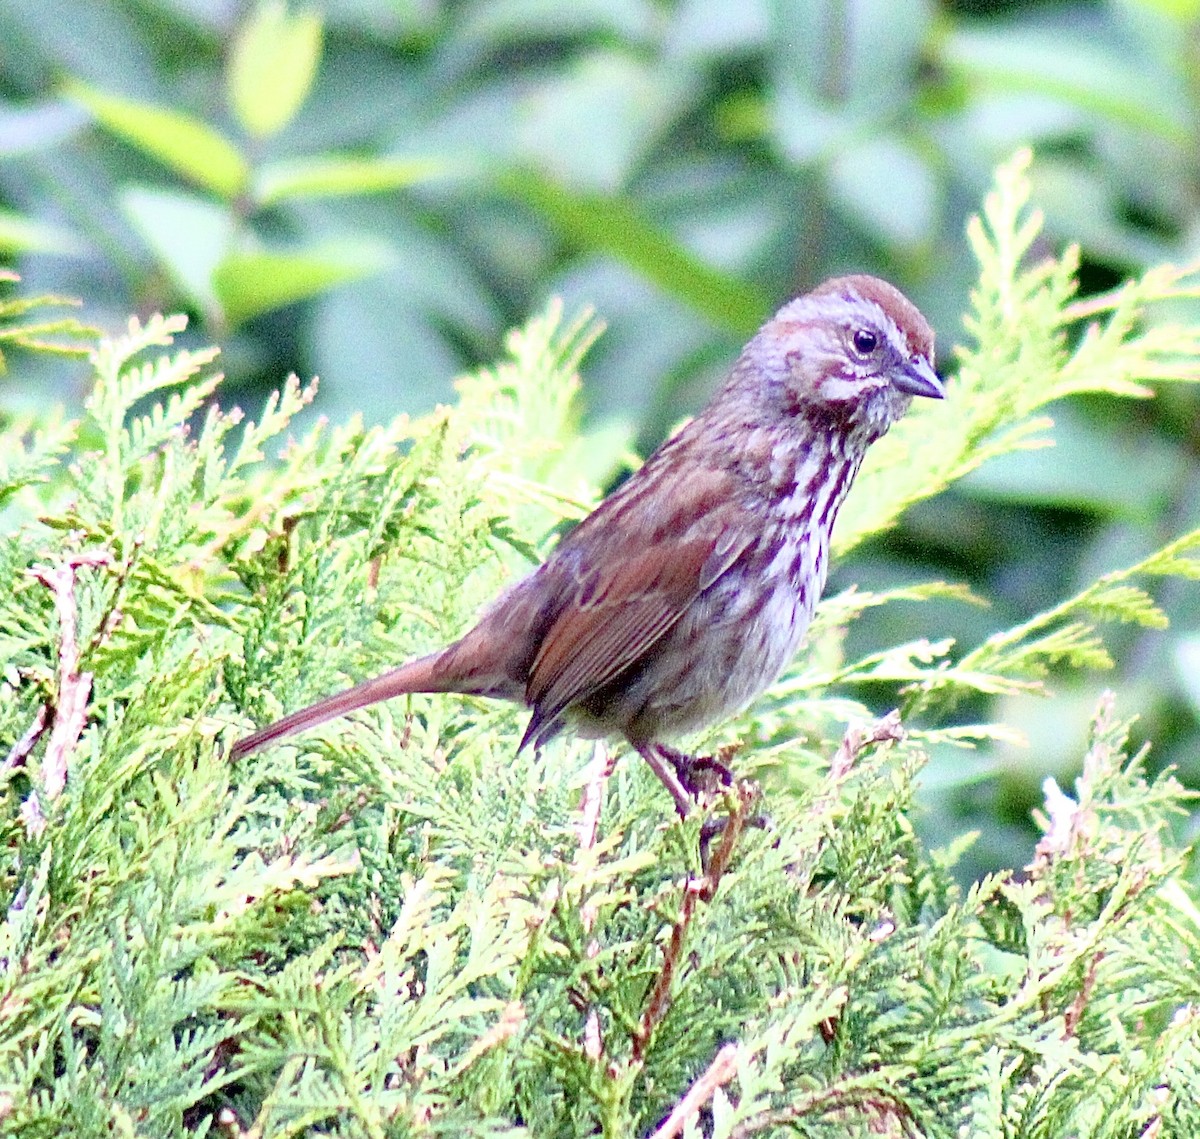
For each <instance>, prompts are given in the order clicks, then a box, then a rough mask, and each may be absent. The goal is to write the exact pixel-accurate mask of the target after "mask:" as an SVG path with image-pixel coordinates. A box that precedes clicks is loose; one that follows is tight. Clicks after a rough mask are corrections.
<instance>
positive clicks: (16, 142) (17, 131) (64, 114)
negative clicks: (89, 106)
mask: <svg viewBox="0 0 1200 1139" xmlns="http://www.w3.org/2000/svg"><path fill="white" fill-rule="evenodd" d="M87 121H88V116H87V113H86V112H85V111H84V110H83V108H82V107H77V106H75V105H74V104H73V103H68V102H64V101H63V100H62V99H52V100H47V101H45V102H41V103H38V104H36V105H35V106H32V107H19V108H13V109H10V108H7V107H3V108H0V157H3V158H8V157H11V156H12V155H14V154H25V153H28V152H31V151H38V150H46V149H49V148H50V147H52V146H59V145H61V144H62V143H63V142H64V141H65V140H66V139H68V138H70V136H71V135H73V134H75V133H76V132H77V131H79V130H80V129H81V128H82V127H83V126H85V125H86V123H87Z"/></svg>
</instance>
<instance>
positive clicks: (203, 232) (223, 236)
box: [120, 186, 234, 316]
mask: <svg viewBox="0 0 1200 1139" xmlns="http://www.w3.org/2000/svg"><path fill="white" fill-rule="evenodd" d="M120 201H121V207H122V209H123V210H124V211H125V214H126V216H127V217H128V218H129V220H130V222H131V223H132V224H133V227H134V228H135V229H136V230H137V231H138V233H139V234H141V236H142V239H143V240H144V241H145V242H146V244H147V245H149V246H150V248H151V249H152V250H153V251H154V253H155V255H156V257H157V258H158V260H159V262H160V263H161V264H162V265H163V267H164V268H165V269H166V271H167V273H168V274H169V275H170V277H171V280H172V281H174V283H175V284H176V286H178V288H180V289H181V290H182V291H183V292H184V293H185V294H186V295H187V296H188V297H189V298H190V299H191V300H192V301H193V302H194V303H196V304H198V305H199V306H200V307H201V308H203V309H205V310H206V311H207V312H208V314H209V315H210V316H211V315H214V314H215V313H216V312H217V307H218V300H217V294H216V292H215V290H214V287H213V274H214V273H215V271H216V268H217V265H218V264H219V263H220V261H221V258H222V257H224V256H225V253H226V251H227V250H228V249H229V245H230V242H231V241H232V240H233V232H234V231H233V217H232V216H231V214H230V212H229V211H228V210H227V209H225V208H224V207H223V206H220V205H217V204H216V203H214V202H209V201H206V200H204V199H203V198H198V197H196V196H195V195H193V194H187V193H184V192H183V191H182V190H151V189H149V188H148V187H144V186H133V187H130V188H129V189H127V190H125V191H123V192H122V194H121V198H120Z"/></svg>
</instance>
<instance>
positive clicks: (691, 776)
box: [654, 744, 733, 799]
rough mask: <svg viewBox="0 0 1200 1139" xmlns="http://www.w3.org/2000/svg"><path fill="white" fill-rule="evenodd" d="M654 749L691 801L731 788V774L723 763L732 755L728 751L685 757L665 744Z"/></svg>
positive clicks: (685, 755) (682, 753)
mask: <svg viewBox="0 0 1200 1139" xmlns="http://www.w3.org/2000/svg"><path fill="white" fill-rule="evenodd" d="M654 747H655V749H656V750H657V751H658V754H659V755H660V756H662V758H663V759H665V760H666V761H667V762H668V763H669V764H670V765H671V766H672V767H673V768H674V769H675V775H676V777H677V778H678V780H679V783H680V784H681V785H682V786H683V787H684V789H685V790H686V791H687V792H688V793H689V794H690V795H691V797H692V798H693V799H699V798H700V796H701V795H704V794H710V793H719V792H721V791H723V790H724V789H725V788H726V787H732V786H733V772H732V771H731V770H730V769H729V766H728V765H727V764H726V763H725V760H726V759H728V758H730V756H731V754H732V753H731V751H730V749H727V748H723V749H722V750H721V751H720V752H718V753H717V754H716V755H687V754H686V753H685V752H682V751H678V750H676V749H675V748H673V747H667V746H666V745H665V744H655V745H654Z"/></svg>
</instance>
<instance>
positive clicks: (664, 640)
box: [232, 276, 945, 815]
mask: <svg viewBox="0 0 1200 1139" xmlns="http://www.w3.org/2000/svg"><path fill="white" fill-rule="evenodd" d="M914 395H919V396H928V397H931V398H934V399H941V398H942V397H943V396H944V395H945V392H944V389H943V388H942V384H941V382H940V381H939V380H938V377H937V374H936V373H935V372H934V369H933V333H932V331H931V330H930V328H929V325H928V324H927V323H926V321H925V319H924V318H923V317H922V316H921V314H920V312H918V311H917V309H916V307H915V306H914V305H913V304H912V303H911V302H910V301H909V300H907V299H906V298H905V297H904V296H903V295H902V294H901V293H900V292H899V291H898V290H897V289H895V288H893V287H892V286H891V285H889V284H887V283H886V282H884V281H880V280H877V279H876V278H874V277H867V276H852V277H839V278H836V279H834V280H830V281H826V282H825V283H824V284H823V285H821V286H820V287H819V288H817V289H814V290H813V291H812V292H811V293H808V294H807V295H805V296H801V297H798V298H797V299H795V300H793V301H791V302H790V303H789V304H786V305H784V306H783V308H781V309H780V310H779V311H778V312H777V313H776V314H775V315H774V316H773V317H772V318H771V319H770V320H769V321H767V323H766V324H765V325H763V327H762V328H761V329H760V330H759V331H758V333H757V334H756V335H755V336H754V338H753V339H752V340H751V341H750V342H749V344H747V345H746V347H745V349H743V351H742V354H741V356H740V357H739V358H738V360H737V362H736V363H735V364H734V366H733V370H732V372H731V373H730V376H729V378H728V380H727V381H726V382H725V384H724V385H723V386H722V387H721V389H720V390H719V391H718V392H717V394H716V395H715V396H714V397H713V399H712V401H711V402H710V403H709V404H708V406H707V407H705V408H704V410H703V411H701V412H700V414H699V415H697V416H696V418H695V419H693V420H692V421H691V422H690V423H688V424H687V425H686V426H684V427H683V428H682V429H681V430H680V431H679V432H678V433H677V434H676V435H675V436H674V437H673V438H671V439H668V440H667V441H666V442H665V443H664V444H663V445H662V446H661V447H659V448H658V450H657V451H655V452H654V454H653V455H651V456H650V458H649V459H648V460H647V461H646V463H645V465H644V466H642V467H641V469H640V470H638V471H637V472H636V473H635V474H634V475H633V476H632V477H630V478H629V479H628V480H627V481H626V482H625V483H624V484H622V485H621V486H620V487H618V489H617V490H616V491H614V492H613V493H612V494H611V495H610V496H609V497H608V498H606V499H605V500H604V501H603V502H602V503H600V505H599V506H598V507H596V509H595V510H594V511H593V512H592V513H591V514H590V515H588V517H587V518H585V519H584V520H583V521H582V522H581V523H580V524H579V525H578V526H577V527H576V528H575V529H574V530H572V531H571V532H570V533H569V534H568V535H567V536H566V537H565V538H564V539H563V540H562V541H561V542H560V543H559V545H558V546H557V548H556V549H555V550H554V552H553V553H552V554H551V555H550V557H549V558H548V559H547V560H546V562H545V563H544V564H543V565H542V566H541V567H540V568H539V569H538V570H537V571H536V572H534V573H533V574H532V575H530V576H529V577H527V578H525V579H524V580H522V581H519V582H517V583H516V584H515V585H514V586H512V587H511V588H509V589H508V590H507V591H506V592H504V593H503V594H501V596H500V597H499V598H498V600H496V601H495V602H494V603H493V604H492V606H491V607H490V608H489V609H488V610H487V611H486V612H485V613H484V614H483V616H482V618H481V619H480V621H479V623H478V624H477V625H476V626H475V627H474V628H473V629H471V630H470V631H469V632H468V633H466V634H465V635H464V636H463V637H462V638H461V639H460V640H458V641H455V642H454V643H453V644H451V645H449V646H448V647H446V648H443V649H440V650H439V651H437V652H434V653H431V654H430V655H428V656H423V657H419V658H418V659H416V660H413V661H410V662H409V663H407V664H404V665H401V666H400V667H399V668H396V669H393V670H392V671H390V672H386V673H384V674H383V675H382V676H379V677H376V678H375V679H374V680H368V681H366V682H364V683H362V684H359V685H357V686H356V687H354V688H351V689H348V690H347V691H345V692H341V693H338V694H336V695H334V696H330V697H329V698H327V699H325V700H321V701H319V702H318V703H316V704H313V705H311V706H310V707H308V708H302V709H301V710H300V711H298V712H293V713H292V714H291V715H290V716H286V717H284V718H283V719H282V720H279V721H278V722H277V723H274V724H271V725H269V726H268V727H265V728H262V729H260V730H259V731H257V732H255V733H254V734H253V735H250V736H247V737H246V738H245V739H243V740H241V741H239V742H238V743H237V744H235V745H234V747H233V752H232V754H233V756H234V757H235V758H236V757H240V756H243V755H246V754H247V753H248V752H251V751H254V750H255V749H256V748H259V747H262V746H263V745H264V744H267V743H270V742H271V741H273V740H277V739H279V738H280V737H281V736H285V735H289V734H291V733H292V732H296V731H299V730H300V729H303V728H308V727H312V726H313V725H314V724H319V723H322V722H323V721H325V720H329V719H332V718H333V717H335V716H341V715H343V714H345V713H346V712H350V711H352V710H353V709H356V708H361V707H363V706H364V705H366V704H371V703H374V702H375V701H377V700H385V699H387V698H388V697H390V696H397V695H400V694H401V693H411V692H462V693H471V694H475V695H481V696H496V697H501V698H503V699H506V700H514V701H519V702H522V703H524V704H526V705H528V706H529V707H530V708H532V710H533V715H532V717H531V719H530V721H529V726H528V728H526V730H525V735H524V738H523V739H522V740H521V744H520V747H525V746H526V745H527V744H531V743H532V744H534V745H538V744H540V743H542V742H543V741H545V740H547V739H548V738H550V737H551V736H553V735H555V734H556V733H557V732H558V731H559V730H560V729H561V728H562V727H563V725H564V723H565V722H570V723H571V724H572V726H573V727H575V728H576V729H577V730H578V731H580V732H581V733H582V734H584V735H591V736H623V737H624V738H625V739H626V740H627V741H628V742H629V743H630V744H631V745H632V746H633V747H634V749H636V750H637V751H638V752H639V753H640V754H641V755H642V756H643V757H644V758H645V759H646V761H647V762H648V763H649V764H650V766H651V767H652V768H653V770H654V772H655V773H656V774H657V775H658V777H659V778H660V779H661V780H662V782H663V784H664V785H665V786H666V788H667V790H668V791H669V792H670V794H671V797H672V799H673V800H674V802H675V806H676V808H677V809H678V811H679V813H680V814H681V815H683V814H686V813H687V811H688V809H689V806H690V804H691V802H692V795H693V794H695V793H696V791H697V789H698V786H699V785H698V783H697V778H698V773H699V772H700V770H701V768H702V767H704V766H708V767H710V768H711V767H712V766H713V761H711V760H706V759H703V758H699V759H697V758H694V757H689V756H686V755H683V754H682V753H680V752H678V751H675V750H674V749H672V748H670V747H668V746H667V745H666V744H665V743H664V740H665V739H669V738H672V737H675V736H677V735H679V734H681V733H685V732H688V731H691V730H693V729H696V728H701V727H704V726H705V725H708V724H711V723H713V722H715V721H717V720H719V719H721V718H722V717H725V716H727V715H729V714H731V713H732V712H735V711H737V710H738V709H740V708H742V707H744V706H745V705H747V704H749V703H750V701H752V700H753V699H754V698H755V697H756V696H758V695H759V694H760V693H761V692H762V691H763V690H764V689H765V688H766V687H767V686H768V685H769V684H771V683H772V681H774V680H775V679H776V678H777V677H778V676H779V674H780V673H781V672H782V670H783V669H784V667H785V666H786V665H787V663H788V661H789V660H790V659H791V657H792V655H793V654H794V653H795V651H796V649H797V647H798V645H799V643H800V640H801V638H802V637H803V635H804V631H805V629H806V628H807V626H808V622H809V619H810V618H811V617H812V613H813V609H814V607H815V606H816V603H817V599H818V597H819V596H820V593H821V589H822V587H823V586H824V584H825V569H826V561H827V558H828V553H829V534H830V530H831V529H832V527H833V521H834V516H835V515H836V513H837V510H838V507H839V505H840V504H841V502H842V499H843V498H844V497H845V495H846V492H847V490H849V488H850V483H851V481H852V480H853V478H854V476H855V474H856V472H857V471H858V468H859V464H860V463H861V462H862V458H863V456H864V454H866V450H867V448H868V447H869V446H870V444H871V443H873V442H874V441H875V440H876V439H878V438H879V437H880V436H881V435H882V434H883V433H884V432H885V431H887V429H888V427H890V426H891V424H892V423H893V422H894V421H895V420H896V419H897V418H899V417H900V416H901V415H903V414H904V412H905V411H906V410H907V408H908V405H909V403H910V401H911V397H912V396H914ZM718 766H719V765H718ZM723 775H724V777H726V778H727V777H728V774H727V773H725V772H723Z"/></svg>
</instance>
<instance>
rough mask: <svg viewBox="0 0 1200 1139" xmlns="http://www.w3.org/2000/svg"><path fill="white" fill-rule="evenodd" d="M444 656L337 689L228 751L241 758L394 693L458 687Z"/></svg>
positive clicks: (411, 664)
mask: <svg viewBox="0 0 1200 1139" xmlns="http://www.w3.org/2000/svg"><path fill="white" fill-rule="evenodd" d="M442 656H443V654H442V653H431V654H430V655H429V656H424V657H418V658H417V659H416V660H413V661H409V662H408V664H402V665H401V666H400V667H399V668H394V669H392V670H391V671H390V672H385V673H384V674H383V675H382V676H377V677H375V678H374V679H373V680H364V681H363V682H362V683H361V684H356V685H355V686H354V687H353V688H347V689H346V691H345V692H336V693H334V694H333V695H332V696H327V697H326V698H325V699H324V700H318V701H317V702H316V703H315V704H310V705H309V706H308V707H307V708H301V709H300V710H299V711H297V712H293V713H291V715H288V716H284V717H283V719H282V720H276V721H275V723H273V724H268V725H267V726H266V727H265V728H259V730H258V731H257V732H252V733H251V734H250V735H248V736H246V737H245V739H240V740H238V741H237V743H235V744H234V745H233V748H232V749H231V751H230V753H229V754H230V758H231V759H235V760H237V759H241V758H242V757H243V756H246V755H249V754H250V753H251V752H253V751H258V749H259V748H261V747H265V746H266V745H267V744H270V743H274V742H275V741H276V740H278V739H282V738H283V737H284V736H290V735H292V734H293V733H294V732H300V731H304V730H305V729H306V728H313V727H316V725H317V724H323V723H325V722H326V721H327V720H333V719H336V718H337V717H338V716H344V715H345V714H346V713H347V712H353V711H355V710H356V709H358V708H365V707H366V706H367V705H368V704H374V703H376V702H378V701H380V700H387V699H389V698H390V697H392V696H401V695H403V694H405V693H409V692H446V691H449V690H452V689H454V688H455V687H456V686H457V685H456V682H457V683H461V678H452V677H448V676H447V675H446V670H445V669H444V668H439V667H438V662H439V660H440V659H441V658H442Z"/></svg>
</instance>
